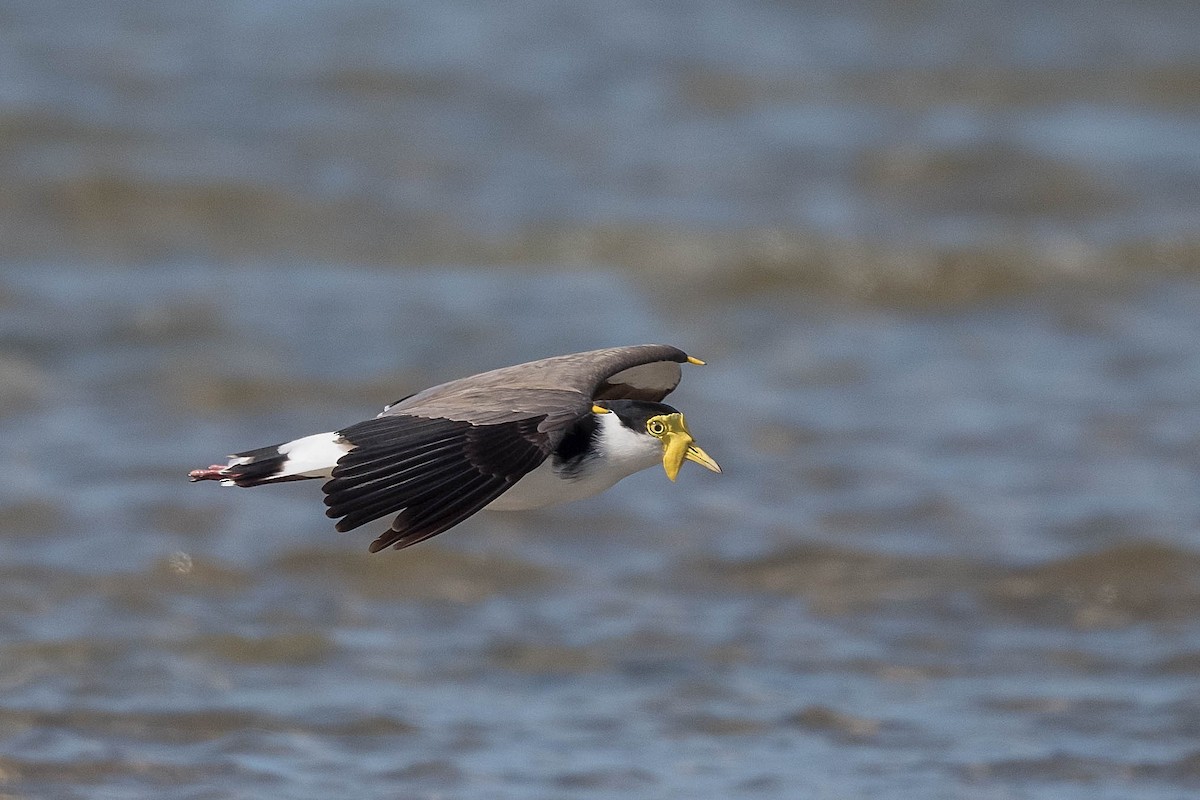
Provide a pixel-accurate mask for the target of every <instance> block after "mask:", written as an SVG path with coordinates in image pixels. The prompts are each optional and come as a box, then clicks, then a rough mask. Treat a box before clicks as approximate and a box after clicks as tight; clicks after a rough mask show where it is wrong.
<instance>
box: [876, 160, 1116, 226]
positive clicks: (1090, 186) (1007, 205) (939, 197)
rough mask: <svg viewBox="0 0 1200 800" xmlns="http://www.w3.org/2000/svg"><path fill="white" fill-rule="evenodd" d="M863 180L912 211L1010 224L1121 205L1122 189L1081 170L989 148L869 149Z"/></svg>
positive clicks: (1060, 163) (1085, 212) (1097, 210)
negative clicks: (988, 218)
mask: <svg viewBox="0 0 1200 800" xmlns="http://www.w3.org/2000/svg"><path fill="white" fill-rule="evenodd" d="M858 179H859V181H861V182H862V184H863V185H864V186H865V187H867V188H869V189H871V190H873V191H876V192H880V193H883V194H885V195H888V196H890V197H891V198H892V199H893V200H895V201H896V202H899V203H902V204H903V205H904V206H905V207H912V206H919V207H921V208H924V209H926V210H929V211H934V212H937V213H946V212H951V211H953V212H955V213H964V212H965V213H981V214H995V215H1002V216H1004V217H1005V218H1007V219H1008V220H1010V221H1011V220H1013V219H1035V218H1040V217H1045V216H1047V215H1057V216H1060V217H1075V216H1080V215H1084V214H1096V213H1098V212H1105V211H1111V210H1113V209H1115V208H1117V207H1118V206H1119V205H1120V204H1121V202H1122V201H1121V200H1120V197H1121V195H1120V194H1119V193H1118V192H1117V189H1116V187H1113V186H1109V185H1107V184H1106V183H1105V182H1104V181H1103V180H1102V179H1101V178H1100V176H1098V175H1094V174H1092V173H1090V172H1088V171H1086V170H1084V169H1082V168H1080V167H1078V166H1076V165H1073V164H1068V163H1065V162H1062V161H1056V160H1053V159H1049V158H1045V157H1040V156H1036V155H1033V154H1031V153H1026V152H1023V151H1020V150H1016V149H1014V148H1012V147H1009V146H1005V145H999V144H989V143H979V144H975V145H972V146H971V147H970V148H966V149H953V150H938V149H934V148H933V147H930V146H925V147H916V146H909V145H897V146H893V147H890V148H888V149H885V150H877V151H873V152H867V153H864V154H863V155H862V157H861V158H860V161H859V165H858Z"/></svg>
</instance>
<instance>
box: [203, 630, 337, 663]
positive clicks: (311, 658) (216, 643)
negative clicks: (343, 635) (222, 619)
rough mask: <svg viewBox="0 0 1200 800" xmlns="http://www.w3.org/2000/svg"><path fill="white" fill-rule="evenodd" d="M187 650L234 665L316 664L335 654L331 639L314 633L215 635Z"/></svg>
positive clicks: (204, 638) (205, 637) (204, 637)
mask: <svg viewBox="0 0 1200 800" xmlns="http://www.w3.org/2000/svg"><path fill="white" fill-rule="evenodd" d="M185 649H186V650H188V651H190V652H193V653H196V654H199V655H203V656H206V657H209V658H217V659H221V660H223V661H228V662H230V663H234V664H316V663H320V662H321V661H323V660H325V659H326V658H327V657H328V656H329V654H330V653H331V652H333V649H334V646H333V643H332V642H331V641H330V640H329V638H328V637H326V636H324V635H322V634H320V633H316V632H313V631H297V632H293V633H279V634H272V635H270V636H238V635H235V634H232V633H221V634H211V635H208V636H201V637H198V638H195V639H192V640H191V641H190V642H188V643H187V644H186V645H185Z"/></svg>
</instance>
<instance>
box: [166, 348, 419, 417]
mask: <svg viewBox="0 0 1200 800" xmlns="http://www.w3.org/2000/svg"><path fill="white" fill-rule="evenodd" d="M261 366H262V368H263V370H264V372H266V374H263V373H262V372H250V371H246V372H244V373H242V374H239V373H236V372H229V371H224V370H219V369H213V368H212V367H210V366H209V365H207V364H206V363H204V364H201V363H194V362H189V361H188V360H187V359H180V360H176V361H173V362H172V363H171V364H170V365H169V366H168V367H167V368H166V370H165V372H164V374H163V375H162V376H161V377H160V378H159V379H158V381H157V384H158V385H159V386H160V387H161V389H162V391H163V393H164V395H165V396H166V400H167V402H169V403H170V404H171V405H173V406H174V407H175V408H177V409H179V410H181V411H190V412H199V413H204V414H216V413H221V412H230V411H237V412H245V411H255V410H261V409H273V408H277V407H278V406H279V404H280V402H281V400H282V399H283V398H286V402H287V405H288V406H289V407H293V406H314V407H342V406H354V405H359V406H362V408H363V413H364V414H369V413H373V412H371V411H370V409H373V408H376V407H379V406H382V405H383V404H384V403H387V402H390V401H393V400H395V399H396V398H397V397H398V396H399V395H403V394H405V393H406V392H405V391H404V390H403V387H405V386H409V387H412V390H413V391H415V390H417V389H419V388H421V387H422V383H421V380H420V378H418V377H415V376H413V375H411V374H398V375H389V376H387V377H383V378H374V379H372V380H369V381H353V380H337V381H322V380H313V379H310V378H309V379H304V380H296V379H293V378H287V377H283V376H282V375H273V374H270V373H271V371H272V367H270V366H268V365H267V364H265V363H264V364H262V365H261Z"/></svg>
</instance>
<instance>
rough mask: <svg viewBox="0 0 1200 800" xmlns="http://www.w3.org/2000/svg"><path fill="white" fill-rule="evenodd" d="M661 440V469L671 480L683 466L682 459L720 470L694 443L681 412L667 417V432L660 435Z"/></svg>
mask: <svg viewBox="0 0 1200 800" xmlns="http://www.w3.org/2000/svg"><path fill="white" fill-rule="evenodd" d="M662 441H663V469H664V470H665V471H666V473H667V477H668V478H670V479H671V480H675V478H676V477H678V475H679V468H680V467H682V466H683V462H684V461H695V462H696V463H697V464H699V465H700V466H702V467H704V468H705V469H710V470H712V471H713V472H720V471H721V467H720V465H718V464H717V462H716V461H714V460H713V458H712V456H710V455H709V454H708V453H706V452H704V451H703V450H702V449H700V446H699V445H698V444H696V441H695V440H694V439H693V438H692V434H691V433H690V432H689V431H688V429H687V425H685V424H684V422H683V415H682V414H671V415H670V416H669V417H668V418H667V432H666V433H664V434H663V435H662Z"/></svg>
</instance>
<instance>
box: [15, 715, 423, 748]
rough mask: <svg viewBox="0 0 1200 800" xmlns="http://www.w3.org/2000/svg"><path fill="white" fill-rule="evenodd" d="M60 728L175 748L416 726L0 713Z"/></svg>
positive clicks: (393, 732) (388, 721) (387, 721)
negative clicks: (242, 738)
mask: <svg viewBox="0 0 1200 800" xmlns="http://www.w3.org/2000/svg"><path fill="white" fill-rule="evenodd" d="M34 728H62V729H69V730H71V731H73V732H75V733H77V734H83V735H89V736H96V737H103V738H108V739H118V738H120V739H133V740H140V741H153V742H162V743H170V744H177V745H186V744H194V743H197V742H209V741H213V740H216V739H224V738H227V737H231V736H237V735H239V734H243V733H246V732H247V731H256V732H278V733H283V732H306V733H315V734H320V735H328V736H407V735H410V734H412V733H414V732H416V730H417V728H416V726H414V725H412V724H410V723H408V722H405V721H403V720H398V719H395V718H394V717H388V716H382V715H368V716H364V717H354V718H348V719H334V720H326V721H318V720H315V719H314V720H304V721H297V720H290V719H287V718H284V717H275V716H271V715H266V714H261V713H252V712H249V711H243V710H240V709H206V710H201V711H194V710H177V709H172V710H162V711H130V712H116V711H106V710H103V709H81V708H72V709H53V710H47V711H42V710H33V709H11V708H0V729H3V730H5V731H14V730H22V729H34Z"/></svg>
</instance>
